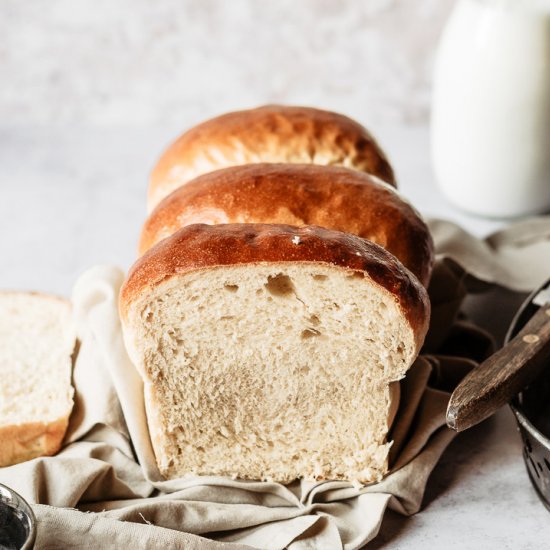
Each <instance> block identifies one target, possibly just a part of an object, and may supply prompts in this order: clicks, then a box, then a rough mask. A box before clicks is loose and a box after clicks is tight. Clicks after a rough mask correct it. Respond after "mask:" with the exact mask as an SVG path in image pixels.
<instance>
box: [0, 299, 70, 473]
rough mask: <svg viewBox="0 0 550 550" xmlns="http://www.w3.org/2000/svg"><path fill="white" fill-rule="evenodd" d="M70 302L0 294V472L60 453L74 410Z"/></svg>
mask: <svg viewBox="0 0 550 550" xmlns="http://www.w3.org/2000/svg"><path fill="white" fill-rule="evenodd" d="M74 347H75V334H74V330H73V325H72V321H71V306H70V303H69V302H68V301H67V300H64V299H61V298H57V297H55V296H49V295H45V294H35V293H25V292H2V293H0V378H1V380H2V382H1V383H0V467H2V466H9V465H11V464H16V463H18V462H23V461H24V460H30V459H31V458H35V457H37V456H43V455H52V454H54V453H56V452H57V451H58V450H59V447H60V446H61V441H62V440H63V436H64V435H65V431H66V430H67V425H68V422H69V415H70V413H71V409H72V406H73V389H72V386H71V367H72V362H71V355H72V353H73V350H74Z"/></svg>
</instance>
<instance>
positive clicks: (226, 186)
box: [139, 164, 433, 285]
mask: <svg viewBox="0 0 550 550" xmlns="http://www.w3.org/2000/svg"><path fill="white" fill-rule="evenodd" d="M193 223H207V224H218V223H283V224H290V225H297V226H302V225H319V226H322V227H326V228H329V229H337V230H339V231H345V232H347V233H354V234H355V235H359V236H360V237H363V238H366V239H369V240H371V241H373V242H375V243H377V244H379V245H381V246H383V247H384V248H385V249H386V250H388V251H389V252H391V253H392V254H393V255H394V256H396V257H397V258H398V259H399V260H400V261H401V262H402V263H403V265H405V267H407V268H408V269H410V270H411V271H412V272H413V273H414V274H415V275H416V276H417V277H418V279H419V280H420V282H422V283H423V284H424V285H427V283H428V281H429V278H430V274H431V270H432V265H433V242H432V238H431V236H430V232H429V229H428V227H427V226H426V224H425V223H424V221H423V220H422V217H421V216H420V214H419V213H418V212H417V211H416V210H415V209H414V208H413V207H412V206H411V205H410V204H409V203H408V202H407V201H406V200H405V199H403V198H402V197H400V196H399V194H398V193H397V192H396V190H395V189H394V188H393V187H391V186H389V185H387V184H385V183H384V182H382V181H381V180H379V179H378V178H376V177H375V176H371V175H368V174H365V173H361V172H357V171H355V170H348V169H346V168H340V167H334V166H314V165H310V164H250V165H246V166H235V167H231V168H225V169H223V170H217V171H215V172H210V173H208V174H204V175H203V176H200V177H198V178H196V179H194V180H192V181H190V182H189V183H188V184H187V185H184V186H183V187H180V188H178V189H177V190H176V191H174V192H173V193H171V194H170V195H168V197H166V198H165V199H164V200H163V201H162V202H161V203H160V204H159V205H158V206H157V207H156V208H155V210H154V211H153V212H152V213H151V215H150V216H149V218H148V219H147V221H146V222H145V224H144V227H143V230H142V232H141V240H140V246H139V248H140V253H141V254H143V253H144V252H145V251H146V250H147V249H148V248H150V247H151V246H153V245H154V244H156V243H157V242H158V241H160V240H162V239H163V238H165V237H168V236H169V235H171V234H172V233H174V232H175V231H177V230H178V229H180V228H181V227H183V226H185V225H190V224H193Z"/></svg>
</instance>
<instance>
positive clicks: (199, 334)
mask: <svg viewBox="0 0 550 550" xmlns="http://www.w3.org/2000/svg"><path fill="white" fill-rule="evenodd" d="M134 326H135V327H136V330H135V332H134V335H133V343H134V346H135V353H134V356H136V355H137V356H138V357H136V359H138V361H137V363H138V364H139V365H140V368H141V370H142V372H143V374H144V376H145V380H146V384H145V396H146V404H147V412H148V418H149V424H150V432H151V436H152V439H153V440H154V442H155V444H154V446H155V449H156V455H157V459H158V463H159V467H160V470H161V472H162V473H163V474H164V475H165V476H166V477H169V478H171V477H177V476H181V475H185V474H191V475H204V474H209V475H224V476H237V477H243V478H250V479H273V480H277V481H281V482H289V481H291V480H293V479H295V478H298V477H304V478H308V479H350V480H359V481H361V482H370V481H374V480H377V479H379V478H380V477H381V476H382V475H383V474H384V473H385V472H386V469H387V455H388V449H389V444H388V443H387V442H386V436H387V433H388V429H389V421H390V409H391V408H392V399H391V397H392V395H391V392H390V383H391V382H394V381H396V380H399V379H400V378H402V377H403V376H404V374H405V372H406V370H407V369H408V367H409V364H410V362H411V358H412V355H413V354H414V348H415V346H414V338H413V337H412V334H411V329H410V326H408V324H407V323H404V322H403V316H402V314H401V312H400V311H399V308H398V306H397V304H396V303H395V301H394V300H393V299H392V298H391V297H390V296H389V295H388V293H387V291H384V290H383V289H381V288H380V287H377V286H374V285H372V284H369V283H368V282H366V281H365V279H364V277H363V275H362V274H359V276H357V275H356V272H350V273H347V272H345V271H343V270H341V269H338V268H334V267H333V266H330V265H323V264H314V263H309V264H270V265H251V266H235V267H231V268H230V269H221V268H216V269H212V270H208V271H200V272H195V273H192V274H188V275H186V276H184V277H175V278H173V279H171V280H170V281H169V282H168V283H166V284H164V285H161V286H160V287H159V288H158V289H157V290H156V291H155V293H154V295H153V296H151V297H150V299H149V300H148V303H147V305H146V306H145V307H144V308H143V309H142V311H141V314H140V319H139V322H136V323H135V324H134ZM138 327H139V328H138ZM139 358H141V359H142V360H141V361H140V360H139Z"/></svg>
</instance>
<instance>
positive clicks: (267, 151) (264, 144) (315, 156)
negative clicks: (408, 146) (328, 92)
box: [148, 105, 395, 211]
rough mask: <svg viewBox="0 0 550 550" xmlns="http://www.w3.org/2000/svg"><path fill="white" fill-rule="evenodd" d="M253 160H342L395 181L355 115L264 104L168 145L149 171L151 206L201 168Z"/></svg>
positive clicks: (205, 125) (211, 122)
mask: <svg viewBox="0 0 550 550" xmlns="http://www.w3.org/2000/svg"><path fill="white" fill-rule="evenodd" d="M256 162H290V163H295V162H297V163H308V164H321V165H323V166H329V165H336V166H345V167H347V168H353V169H355V170H360V171H361V172H368V173H369V174H374V175H376V176H378V177H380V178H381V179H382V180H384V181H386V182H388V183H390V184H395V177H394V175H393V171H392V168H391V166H390V164H389V162H388V160H387V159H386V156H385V154H384V152H383V151H382V149H381V148H380V146H379V145H378V144H377V143H376V140H375V139H374V138H373V137H372V135H371V134H370V133H369V132H368V131H367V130H366V129H365V128H363V126H361V125H360V124H358V123H357V122H355V121H354V120H352V119H350V118H348V117H346V116H344V115H340V114H338V113H333V112H330V111H324V110H321V109H312V108H310V107H289V106H284V105H266V106H264V107H260V108H258V109H248V110H245V111H236V112H233V113H227V114H225V115H222V116H218V117H216V118H213V119H211V120H207V121H206V122H203V123H202V124H199V125H197V126H195V127H194V128H191V129H190V130H188V131H187V132H185V133H184V134H183V135H182V136H181V137H179V138H178V139H177V140H176V141H175V142H174V143H173V144H172V145H170V147H168V149H167V150H166V151H165V152H164V153H163V155H162V156H161V158H160V160H159V161H158V163H157V165H156V166H155V168H154V170H153V173H152V174H151V181H150V184H149V195H148V206H149V211H151V210H152V209H153V208H154V207H155V206H156V205H157V204H158V203H159V202H160V201H161V200H162V199H163V198H164V197H166V196H167V195H169V194H170V193H171V192H172V191H174V190H175V189H177V188H178V187H179V186H180V185H184V184H185V183H187V182H188V181H190V180H192V179H193V178H196V177H197V176H200V175H201V174H206V173H207V172H212V171H213V170H218V169H220V168H226V167H228V166H237V165H241V164H251V163H256Z"/></svg>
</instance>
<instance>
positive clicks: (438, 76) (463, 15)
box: [431, 0, 550, 217]
mask: <svg viewBox="0 0 550 550" xmlns="http://www.w3.org/2000/svg"><path fill="white" fill-rule="evenodd" d="M432 106H433V108H432V136H431V137H432V157H433V163H434V169H435V174H436V178H437V181H438V183H439V185H440V186H441V189H442V190H443V192H444V193H445V194H446V195H447V197H448V198H449V199H450V200H451V201H452V202H454V203H455V204H456V205H457V206H459V207H461V208H463V209H464V210H467V211H470V212H472V213H476V214H481V215H486V216H491V217H508V216H518V215H522V214H527V213H535V212H544V211H548V210H550V0H538V1H535V0H515V1H514V0H460V1H459V3H458V4H457V6H456V7H455V10H454V12H453V13H452V15H451V18H450V19H449V22H448V24H447V26H446V29H445V31H444V33H443V36H442V39H441V43H440V47H439V52H438V56H437V58H436V67H435V81H434V96H433V105H432Z"/></svg>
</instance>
